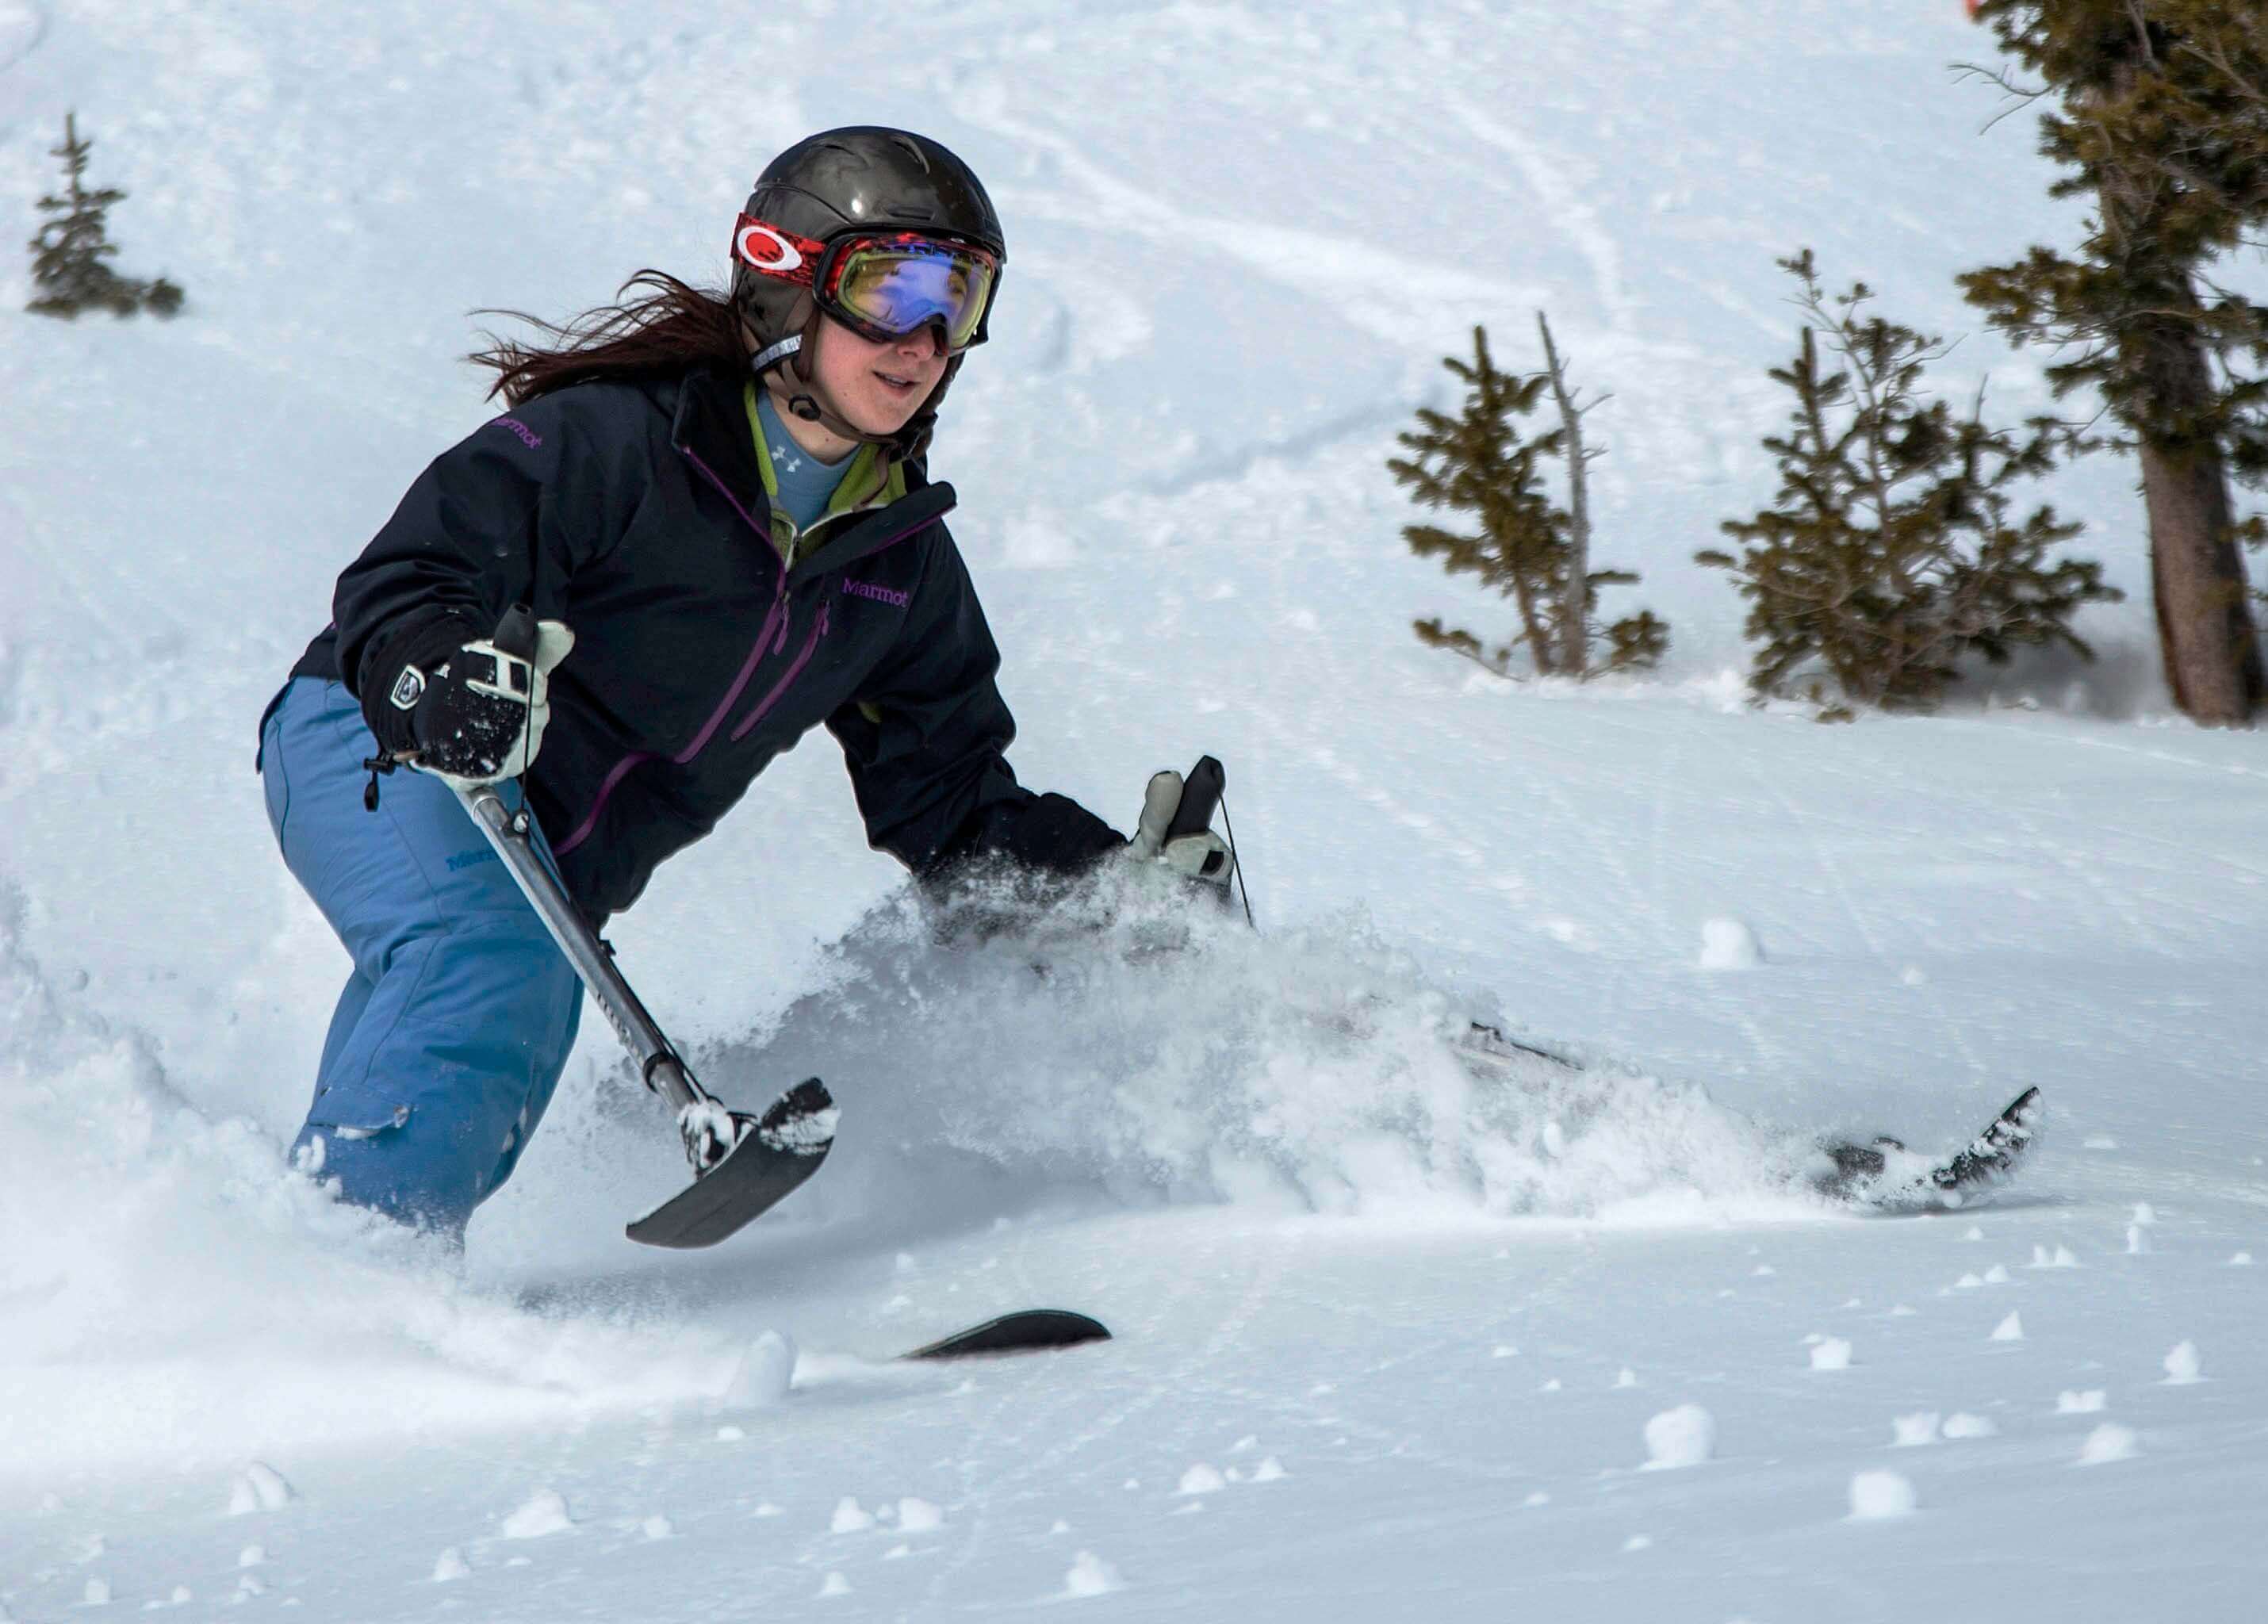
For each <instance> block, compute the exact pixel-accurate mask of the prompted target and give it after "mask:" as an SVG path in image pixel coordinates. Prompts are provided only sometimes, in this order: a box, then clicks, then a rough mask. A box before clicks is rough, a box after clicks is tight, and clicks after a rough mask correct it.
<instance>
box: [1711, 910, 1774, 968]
mask: <svg viewBox="0 0 2268 1624" xmlns="http://www.w3.org/2000/svg"><path fill="white" fill-rule="evenodd" d="M1763 962H1764V944H1762V943H1761V942H1759V941H1757V940H1756V932H1755V931H1754V930H1750V929H1749V927H1748V925H1747V924H1746V923H1745V922H1742V921H1741V920H1738V919H1729V918H1718V919H1707V920H1704V921H1702V922H1701V957H1700V959H1698V960H1697V965H1698V967H1699V968H1701V969H1704V970H1753V969H1755V968H1756V966H1758V965H1760V964H1762V963H1763Z"/></svg>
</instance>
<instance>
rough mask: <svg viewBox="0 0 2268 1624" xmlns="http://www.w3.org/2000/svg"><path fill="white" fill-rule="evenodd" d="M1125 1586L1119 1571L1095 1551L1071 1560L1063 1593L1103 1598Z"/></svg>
mask: <svg viewBox="0 0 2268 1624" xmlns="http://www.w3.org/2000/svg"><path fill="white" fill-rule="evenodd" d="M1123 1584H1125V1581H1124V1580H1123V1579H1121V1578H1120V1577H1119V1576H1118V1569H1116V1568H1114V1567H1112V1566H1111V1565H1110V1564H1109V1563H1108V1562H1105V1561H1103V1560H1102V1558H1101V1557H1100V1556H1097V1555H1096V1554H1094V1552H1093V1551H1081V1552H1080V1553H1079V1554H1078V1555H1076V1556H1074V1557H1072V1558H1071V1571H1070V1572H1069V1573H1066V1574H1065V1575H1064V1587H1063V1593H1064V1595H1065V1596H1073V1597H1076V1596H1101V1595H1104V1594H1106V1593H1107V1592H1108V1591H1115V1590H1118V1589H1120V1588H1121V1587H1122V1586H1123Z"/></svg>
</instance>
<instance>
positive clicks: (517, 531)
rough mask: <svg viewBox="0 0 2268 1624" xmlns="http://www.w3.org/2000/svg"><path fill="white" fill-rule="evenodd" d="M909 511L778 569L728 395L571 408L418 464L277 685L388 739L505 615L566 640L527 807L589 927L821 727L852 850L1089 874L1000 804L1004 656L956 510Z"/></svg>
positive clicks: (845, 530)
mask: <svg viewBox="0 0 2268 1624" xmlns="http://www.w3.org/2000/svg"><path fill="white" fill-rule="evenodd" d="M907 487H908V489H907V492H906V494H905V495H904V496H902V497H901V498H899V499H898V500H897V501H895V502H892V503H889V504H888V505H887V506H886V507H883V508H880V510H878V511H873V512H870V513H867V514H865V515H864V516H861V517H856V518H844V519H841V520H838V521H836V525H835V526H834V527H833V528H832V530H831V531H830V532H829V533H828V534H827V535H826V536H825V539H824V540H821V542H820V544H819V545H818V546H817V547H816V548H815V549H814V551H813V552H812V553H811V554H810V555H808V556H799V558H798V559H797V561H796V562H795V564H794V566H793V567H792V569H791V568H788V567H786V566H784V564H783V562H782V559H781V555H780V553H779V551H778V550H777V548H776V547H774V545H773V542H772V540H771V531H770V522H769V521H770V514H769V512H768V511H767V509H766V503H765V497H764V487H763V480H762V474H761V473H760V472H759V470H758V468H757V467H756V454H755V444H754V441H753V438H752V437H751V435H750V432H749V430H748V427H747V418H746V415H745V412H744V409H743V407H742V402H741V395H740V383H739V382H738V380H736V379H727V378H723V377H721V376H718V375H715V374H711V373H706V372H694V373H689V374H688V375H686V376H685V377H683V378H679V379H674V380H666V379H665V380H656V381H653V382H650V383H649V382H643V381H642V382H636V383H627V382H611V383H587V384H578V385H575V386H571V387H568V388H565V389H561V390H559V391H557V392H556V393H551V394H548V395H544V396H541V397H540V398H538V399H536V400H531V401H529V402H528V403H527V404H526V405H525V406H522V407H520V408H518V409H517V410H516V411H514V412H513V413H512V414H511V415H507V416H504V417H499V418H496V419H494V420H492V421H491V422H490V423H487V424H485V425H484V426H482V428H480V429H478V430H475V431H474V432H473V434H472V435H471V436H469V437H468V438H467V439H465V440H464V441H463V442H462V443H461V444H460V445H457V446H455V447H453V449H451V450H449V451H447V452H443V453H442V454H441V456H439V457H438V458H437V459H434V461H433V462H432V464H431V466H430V467H427V468H426V470H425V472H424V473H423V474H421V475H420V476H419V477H418V479H417V481H416V483H415V484H413V485H412V486H411V487H410V489H409V494H408V495H407V496H404V497H403V498H402V501H401V506H400V507H399V508H398V509H396V510H395V511H394V517H393V518H391V519H389V520H388V521H387V525H386V526H385V528H384V529H382V530H380V531H379V533H378V535H377V537H376V538H375V539H374V540H372V542H371V543H370V545H369V546H368V547H365V548H364V549H363V554H362V556H361V557H359V558H358V559H357V560H356V561H355V562H353V563H352V564H350V565H349V566H348V567H347V569H346V571H345V572H344V573H343V574H342V575H341V576H340V577H339V583H338V591H337V594H336V596H335V599H334V601H333V613H334V619H333V621H332V624H331V625H330V626H329V627H328V628H325V630H324V631H323V632H322V634H321V635H320V636H318V637H316V639H315V640H314V642H313V643H311V644H310V645H309V646H308V649H307V651H306V654H305V655H303V656H302V657H301V658H300V660H299V663H298V665H296V666H294V667H293V670H292V674H293V675H294V676H314V677H322V678H328V679H335V680H343V681H344V682H345V683H346V685H347V687H348V689H349V691H350V692H351V693H353V694H355V695H356V697H357V699H358V700H359V701H360V702H361V703H362V706H363V711H364V715H365V717H366V718H369V719H370V720H371V721H372V731H375V732H377V733H378V735H379V738H380V739H387V738H388V737H389V732H388V730H389V729H390V728H391V729H393V730H394V731H396V732H397V733H398V731H399V729H400V727H401V722H402V718H401V714H400V713H398V712H394V713H392V714H388V713H387V710H386V709H382V708H385V707H387V694H389V692H390V691H391V689H392V687H393V686H394V680H395V678H396V677H398V676H399V675H400V673H401V668H402V666H403V665H406V664H409V663H411V662H412V661H418V662H420V663H422V662H423V660H426V659H430V658H434V657H435V650H437V648H446V647H452V646H454V643H456V642H460V641H463V640H464V639H465V638H469V637H472V636H484V635H486V634H487V633H488V632H489V631H490V630H492V629H493V628H494V627H495V625H496V623H497V620H498V619H499V617H500V616H501V615H502V614H503V613H504V610H505V609H506V608H507V607H509V606H511V605H512V604H513V603H515V602H525V603H527V604H530V605H532V606H534V609H535V612H536V614H538V615H539V616H540V617H542V618H546V619H556V620H561V621H565V622H566V623H567V624H568V625H569V626H570V627H571V628H573V630H574V632H575V648H574V651H573V652H572V653H571V654H570V655H569V656H568V658H567V659H566V660H565V662H564V663H563V664H562V665H560V667H559V668H558V670H557V671H556V672H553V673H552V676H551V682H550V704H551V719H550V725H549V729H548V731H546V732H545V733H544V735H543V747H542V751H541V754H539V755H538V756H537V758H536V760H535V761H534V765H533V767H532V768H531V769H530V770H529V773H528V775H527V789H528V796H529V800H530V803H531V805H533V806H534V811H535V813H536V816H537V817H538V818H539V819H541V822H542V826H543V829H544V832H545V833H546V834H547V835H549V838H550V841H551V846H552V850H553V852H554V853H555V854H556V856H557V858H558V861H559V869H560V874H561V878H563V879H564V880H565V882H566V885H567V889H568V892H569V893H570V894H571V895H572V896H573V897H574V899H575V900H576V901H577V903H578V905H579V906H580V907H581V908H583V910H584V911H585V913H586V914H587V915H590V916H591V918H592V919H593V922H599V921H602V920H603V919H604V918H605V917H606V916H607V915H609V914H611V913H614V912H615V911H616V910H618V909H621V908H627V907H629V906H630V903H631V901H633V900H635V899H636V898H637V894H638V893H639V892H640V891H642V890H644V887H645V883H646V881H647V879H648V878H651V876H652V873H653V871H654V868H655V866H656V865H657V864H659V863H660V862H661V861H662V859H663V858H665V857H666V856H669V855H670V854H671V853H672V852H674V851H676V850H678V849H680V848H681V847H683V846H686V845H689V844H690V843H691V842H693V841H696V840H698V839H700V838H701V837H702V836H703V835H704V834H708V833H709V831H710V830H711V829H712V828H714V827H716V825H717V821H718V819H720V818H722V817H723V816H724V815H725V812H726V811H728V810H729V809H730V808H731V807H732V805H733V803H734V802H736V801H738V800H739V799H740V797H741V795H742V794H743V793H744V792H745V791H746V790H747V787H748V785H749V783H750V782H751V781H752V780H754V779H755V775H757V774H758V773H760V772H762V770H763V769H764V767H765V765H766V764H767V763H769V762H770V761H771V759H772V758H773V757H774V756H776V755H777V754H779V753H780V752H782V751H784V750H786V749H788V748H790V747H791V746H793V745H794V744H795V742H796V741H797V740H798V739H800V738H802V737H803V735H804V734H805V733H806V732H808V731H810V730H811V729H812V728H813V727H814V726H816V725H818V724H821V723H824V724H826V725H827V728H828V731H830V732H832V733H833V734H834V735H835V737H836V739H837V740H839V741H840V742H841V744H842V746H843V760H844V761H845V763H846V764H847V765H848V767H849V768H850V773H851V786H852V789H853V790H854V792H855V793H856V795H857V797H858V810H859V812H860V813H861V814H862V815H863V816H864V818H865V823H866V832H867V837H868V840H869V841H870V843H871V844H872V845H873V847H874V848H875V849H878V850H882V851H887V852H889V853H890V854H891V855H892V856H895V857H897V858H898V859H899V860H900V861H901V862H902V863H905V864H906V865H907V866H908V867H909V868H910V869H911V870H913V871H915V873H917V874H918V875H923V876H924V877H927V876H932V875H934V874H936V873H937V872H939V871H940V870H942V869H944V868H946V866H948V865H950V864H952V863H955V862H957V861H959V860H961V859H962V858H964V857H968V856H978V855H985V854H998V855H1000V856H1005V857H1007V858H1010V859H1012V860H1013V861H1016V862H1019V863H1024V864H1026V865H1028V866H1031V867H1035V868H1038V869H1042V870H1051V871H1070V870H1074V869H1078V868H1080V867H1083V866H1085V865H1086V864H1087V863H1091V862H1093V861H1094V859H1095V858H1097V857H1098V856H1101V854H1103V853H1104V852H1107V851H1109V850H1112V849H1116V848H1117V847H1119V846H1120V845H1122V844H1123V841H1122V840H1121V838H1120V836H1119V835H1117V834H1116V833H1114V832H1113V831H1112V830H1111V829H1110V828H1109V827H1108V826H1106V825H1105V824H1103V823H1102V822H1101V819H1097V818H1096V817H1094V814H1092V813H1091V812H1087V811H1086V810H1085V809H1084V808H1082V807H1080V806H1079V805H1077V804H1076V803H1075V802H1072V801H1071V800H1069V799H1067V798H1065V797H1062V796H1058V795H1035V794H1034V793H1033V792H1032V791H1031V790H1026V789H1024V788H1022V787H1021V786H1020V785H1019V784H1018V783H1017V782H1016V777H1015V775H1014V773H1013V772H1012V771H1011V770H1010V769H1009V767H1008V763H1007V761H1005V759H1004V756H1003V752H1005V750H1006V748H1007V746H1008V744H1009V742H1010V740H1012V739H1013V738H1014V737H1015V724H1014V723H1013V720H1012V719H1011V718H1010V716H1009V715H1008V708H1007V706H1006V705H1005V703H1004V702H1002V700H1001V697H1000V693H999V689H998V687H997V686H996V685H995V683H994V680H993V678H994V674H995V673H996V672H998V669H999V664H1000V656H999V651H998V649H997V648H996V647H995V646H994V644H993V642H992V635H991V633H990V630H989V629H988V628H987V627H986V626H985V623H984V614H983V609H982V608H980V607H979V606H978V604H977V601H976V588H975V586H974V585H973V584H971V583H970V581H969V578H968V570H967V568H966V566H965V565H964V564H963V563H962V562H961V554H960V551H959V549H958V548H956V547H954V543H953V538H952V537H951V536H950V535H949V534H948V533H946V527H945V525H944V522H943V520H944V516H945V514H946V511H947V510H949V509H950V508H951V507H952V506H953V503H954V495H953V488H952V487H951V486H950V485H946V484H936V485H931V484H928V483H927V482H926V481H925V479H924V474H923V472H922V470H921V469H920V468H918V467H914V468H909V469H908V470H907ZM459 631H461V632H462V634H463V636H462V637H459V636H456V635H455V634H456V633H457V632H459Z"/></svg>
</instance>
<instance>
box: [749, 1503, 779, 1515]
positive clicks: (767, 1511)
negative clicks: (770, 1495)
mask: <svg viewBox="0 0 2268 1624" xmlns="http://www.w3.org/2000/svg"><path fill="white" fill-rule="evenodd" d="M748 1515H749V1516H751V1517H784V1516H786V1515H787V1513H786V1510H784V1508H783V1507H780V1506H776V1505H774V1504H773V1503H771V1502H770V1501H769V1500H767V1501H764V1502H763V1503H761V1504H760V1505H758V1506H757V1507H756V1509H755V1510H753V1511H751V1512H749V1513H748Z"/></svg>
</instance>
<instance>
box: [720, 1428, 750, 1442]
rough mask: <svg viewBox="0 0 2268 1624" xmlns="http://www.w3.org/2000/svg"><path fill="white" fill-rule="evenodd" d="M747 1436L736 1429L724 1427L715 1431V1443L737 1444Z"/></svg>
mask: <svg viewBox="0 0 2268 1624" xmlns="http://www.w3.org/2000/svg"><path fill="white" fill-rule="evenodd" d="M747 1436H748V1435H747V1433H745V1432H743V1431H741V1430H740V1429H739V1428H738V1427H733V1426H725V1427H719V1428H718V1429H717V1442H718V1443H719V1444H738V1443H739V1442H740V1440H741V1439H742V1438H745V1437H747Z"/></svg>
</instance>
